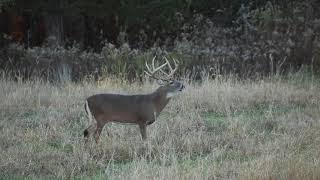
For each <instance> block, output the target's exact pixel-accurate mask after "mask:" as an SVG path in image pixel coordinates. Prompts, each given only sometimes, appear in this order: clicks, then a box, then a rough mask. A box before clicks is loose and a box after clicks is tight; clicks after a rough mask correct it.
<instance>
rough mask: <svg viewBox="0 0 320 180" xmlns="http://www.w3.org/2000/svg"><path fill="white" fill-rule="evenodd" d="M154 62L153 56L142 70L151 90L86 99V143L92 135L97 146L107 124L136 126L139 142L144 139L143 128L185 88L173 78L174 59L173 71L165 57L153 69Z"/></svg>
mask: <svg viewBox="0 0 320 180" xmlns="http://www.w3.org/2000/svg"><path fill="white" fill-rule="evenodd" d="M155 59H156V56H154V57H153V59H152V64H151V65H148V63H147V61H146V63H145V66H146V70H145V71H144V72H145V74H146V75H147V76H149V77H150V78H152V79H155V80H156V81H157V83H158V85H159V87H158V88H157V89H156V90H155V91H153V92H151V93H149V94H136V95H124V94H96V95H92V96H90V97H88V98H87V99H86V101H85V111H86V114H87V116H88V119H89V126H88V127H87V128H86V129H85V130H84V132H83V135H84V138H85V140H86V141H87V139H88V138H89V137H91V136H93V137H94V139H95V141H96V143H98V141H99V138H100V134H101V132H102V130H103V127H104V126H105V124H107V123H110V122H118V123H125V124H135V125H138V126H139V129H140V133H141V137H142V140H143V141H145V140H146V139H147V131H146V128H147V126H149V125H151V124H153V123H154V122H155V121H156V119H157V118H158V116H159V114H160V112H161V111H162V110H163V109H164V108H165V107H166V105H167V104H168V103H169V101H170V99H171V98H172V97H174V96H176V95H178V94H180V93H181V92H182V91H183V89H185V86H184V84H183V83H182V82H179V81H177V80H175V79H174V77H173V76H174V73H175V72H176V71H177V69H178V63H177V60H175V59H174V58H172V60H173V62H174V68H173V67H172V65H171V64H170V62H169V60H168V59H167V58H166V57H164V58H163V59H164V60H165V63H163V64H162V65H160V66H157V67H155ZM165 67H166V69H167V70H169V72H168V71H167V72H166V71H165V69H164V68H165ZM107 133H108V132H107ZM108 135H110V134H109V133H108Z"/></svg>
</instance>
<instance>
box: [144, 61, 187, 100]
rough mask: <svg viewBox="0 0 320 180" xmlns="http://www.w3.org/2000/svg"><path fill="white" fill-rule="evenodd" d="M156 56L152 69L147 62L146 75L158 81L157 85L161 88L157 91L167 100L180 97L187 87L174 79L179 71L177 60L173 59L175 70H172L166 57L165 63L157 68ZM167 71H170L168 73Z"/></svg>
mask: <svg viewBox="0 0 320 180" xmlns="http://www.w3.org/2000/svg"><path fill="white" fill-rule="evenodd" d="M155 59H156V56H155V57H154V58H153V59H152V65H151V67H150V66H149V65H148V63H147V62H146V68H147V70H146V71H145V73H146V74H147V75H148V76H150V77H151V78H153V79H155V80H157V83H158V84H159V85H160V87H159V88H158V89H157V92H159V93H161V94H162V95H165V96H166V97H167V98H171V97H173V96H175V95H178V94H179V93H181V92H182V90H183V89H184V88H185V86H184V85H183V84H182V83H181V82H179V81H177V80H175V79H174V73H175V72H176V71H177V70H178V63H177V61H176V60H175V59H172V60H173V62H174V68H172V66H171V64H170V62H169V60H168V59H167V58H166V57H164V60H165V63H164V64H162V65H160V66H158V67H155ZM166 70H168V71H167V72H166Z"/></svg>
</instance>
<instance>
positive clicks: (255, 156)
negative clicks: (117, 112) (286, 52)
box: [0, 74, 320, 179]
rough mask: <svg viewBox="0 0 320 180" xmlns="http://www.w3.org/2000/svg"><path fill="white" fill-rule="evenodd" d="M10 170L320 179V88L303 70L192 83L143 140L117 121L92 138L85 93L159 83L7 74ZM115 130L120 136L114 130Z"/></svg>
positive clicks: (5, 132)
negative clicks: (87, 131) (87, 134)
mask: <svg viewBox="0 0 320 180" xmlns="http://www.w3.org/2000/svg"><path fill="white" fill-rule="evenodd" d="M0 86H1V87H0V89H1V91H0V98H1V101H0V108H1V111H0V118H1V121H0V133H1V136H0V173H1V176H2V177H6V178H18V177H21V176H23V177H25V176H28V177H31V178H41V177H47V178H50V177H53V178H56V177H57V178H70V177H78V178H89V177H90V178H96V179H100V178H102V179H105V178H106V177H108V178H110V179H216V178H217V179H319V178H320V170H319V169H320V158H319V157H320V150H319V144H320V131H319V128H320V121H319V120H320V108H319V107H320V106H319V105H320V101H319V100H320V93H319V92H320V87H319V86H318V81H316V82H315V80H314V79H312V81H311V80H309V79H308V78H304V75H303V74H298V75H292V78H287V79H286V80H284V79H283V78H272V79H267V80H260V81H238V80H236V79H234V78H232V77H231V78H225V79H220V80H207V81H204V82H203V83H202V84H200V85H199V84H196V83H191V84H188V85H187V89H186V91H185V93H184V94H183V95H181V96H180V97H177V98H175V99H173V100H172V101H171V102H170V103H169V105H168V106H167V107H166V109H165V110H164V112H163V113H162V114H161V116H160V118H159V119H158V120H157V122H156V123H154V124H153V125H151V126H149V127H148V136H149V139H148V141H147V142H146V143H143V142H142V141H141V137H140V134H139V130H138V128H137V127H136V126H130V125H119V124H110V125H107V127H106V128H105V130H104V131H103V134H102V138H101V141H100V144H98V145H96V144H94V143H91V144H89V147H86V146H84V142H83V138H82V132H83V130H84V128H85V126H86V124H87V118H86V116H85V113H84V109H83V103H84V99H85V98H86V97H87V96H89V95H92V94H95V93H101V92H115V93H119V92H121V93H139V92H150V91H151V89H155V88H156V85H152V84H148V83H146V84H145V85H138V84H134V85H128V84H126V83H117V81H114V80H106V81H101V82H99V83H88V82H83V83H81V84H64V85H52V84H49V83H45V82H41V81H31V82H13V81H11V80H8V79H6V78H2V79H1V80H0ZM106 130H108V131H109V132H110V133H111V134H112V136H111V137H108V136H107V133H106Z"/></svg>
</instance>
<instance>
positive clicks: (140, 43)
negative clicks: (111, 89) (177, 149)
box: [0, 0, 320, 80]
mask: <svg viewBox="0 0 320 180" xmlns="http://www.w3.org/2000/svg"><path fill="white" fill-rule="evenodd" d="M0 6H1V13H0V19H1V21H0V33H1V34H0V38H1V43H0V46H1V50H0V68H1V69H2V70H6V71H8V72H11V73H14V74H17V73H19V75H21V76H22V77H23V78H29V77H32V76H35V75H37V76H39V75H41V76H42V77H45V78H48V79H56V78H57V77H54V76H57V75H56V74H59V73H60V75H59V77H63V78H67V79H70V80H77V79H82V78H84V77H86V76H88V75H93V77H98V76H103V75H105V76H107V75H110V74H112V75H116V76H122V77H130V78H133V79H136V78H141V76H142V74H141V73H142V72H143V71H142V68H143V62H144V61H145V60H147V59H150V58H151V57H152V56H154V55H155V54H167V55H170V56H174V57H176V58H178V59H182V60H183V61H182V62H183V65H182V70H181V72H180V73H186V72H188V74H189V75H190V76H191V77H192V78H199V77H200V74H199V73H200V71H202V70H204V69H206V71H208V73H211V75H212V76H215V75H216V74H226V73H230V72H232V73H236V74H238V75H239V76H241V77H251V76H256V75H257V74H260V75H268V74H275V73H282V72H285V71H287V70H288V69H291V70H292V69H300V68H301V67H303V66H304V65H310V66H309V67H313V70H316V68H314V67H318V65H319V61H320V60H319V48H320V43H319V32H320V31H319V29H320V20H319V12H320V11H319V7H320V5H319V2H318V1H312V0H309V1H299V0H295V1H288V0H281V1H265V0H255V1H247V0H228V1H218V0H217V1H209V0H199V1H192V0H175V1H171V0H163V1H153V0H152V1H149V0H148V1H141V0H139V1H138V0H133V1H132V0H130V1H129V0H121V1H116V0H108V1H106V0H94V1H85V0H69V1H63V0H58V1H39V0H30V1H24V0H1V3H0ZM13 43H15V44H13ZM52 49H53V51H51V50H52ZM48 51H50V52H48ZM209 70H211V71H209ZM62 72H63V75H61V73H62Z"/></svg>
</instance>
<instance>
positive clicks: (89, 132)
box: [83, 101, 97, 141]
mask: <svg viewBox="0 0 320 180" xmlns="http://www.w3.org/2000/svg"><path fill="white" fill-rule="evenodd" d="M84 108H85V110H86V113H87V116H88V119H89V127H88V128H87V129H85V130H84V131H83V136H84V138H85V139H86V141H87V140H88V138H89V137H90V136H91V135H92V134H93V133H94V132H95V131H96V129H97V121H96V119H95V118H94V116H93V115H92V113H91V111H90V108H89V105H88V101H86V103H85V106H84Z"/></svg>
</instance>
